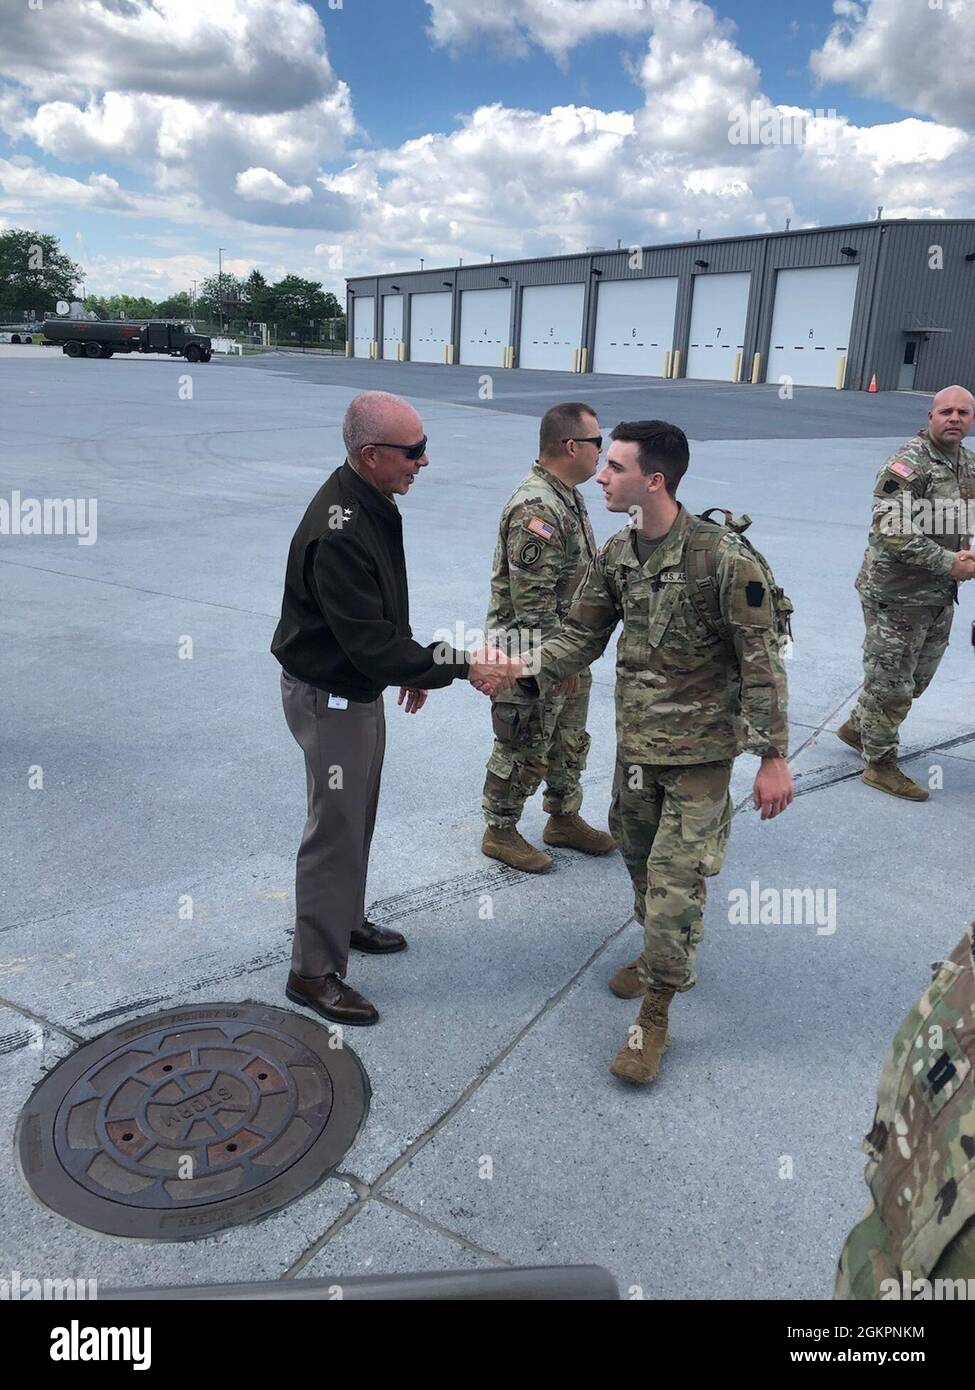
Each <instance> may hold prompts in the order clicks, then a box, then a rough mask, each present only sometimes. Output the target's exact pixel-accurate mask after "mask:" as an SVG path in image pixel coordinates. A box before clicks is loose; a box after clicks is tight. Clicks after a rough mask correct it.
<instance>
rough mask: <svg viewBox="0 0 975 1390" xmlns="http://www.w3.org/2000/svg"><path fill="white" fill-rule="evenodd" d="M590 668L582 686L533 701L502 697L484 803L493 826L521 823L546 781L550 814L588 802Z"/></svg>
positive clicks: (495, 720) (495, 719) (496, 706)
mask: <svg viewBox="0 0 975 1390" xmlns="http://www.w3.org/2000/svg"><path fill="white" fill-rule="evenodd" d="M591 687H592V677H591V676H590V674H589V672H588V671H583V672H581V673H580V676H579V690H578V692H577V693H576V694H575V695H573V696H571V697H569V698H565V697H564V696H560V695H556V696H551V697H550V698H549V699H547V700H535V701H533V702H532V703H530V704H514V703H509V702H508V701H505V700H498V701H496V702H495V703H494V705H493V706H492V709H491V719H492V723H493V725H494V749H493V751H492V753H491V756H490V758H489V759H488V765H487V776H486V777H485V779H484V798H483V800H482V802H481V806H482V809H483V811H484V819H485V820H486V821H487V823H488V825H496V826H499V827H500V826H512V825H517V824H518V821H519V819H520V818H521V813H522V810H523V808H524V805H525V802H526V801H527V800H528V798H529V797H530V796H533V795H534V794H535V792H536V791H537V790H538V788H539V786H540V785H541V783H542V780H543V779H544V781H545V798H544V801H543V803H542V804H543V806H544V808H545V810H546V811H547V812H548V814H549V815H550V816H557V815H568V814H569V813H570V812H571V811H578V809H579V807H580V806H581V805H582V787H581V785H580V782H579V779H580V777H581V775H582V772H583V769H584V768H585V766H586V755H587V753H588V752H589V735H588V734H587V733H586V716H587V714H588V713H589V691H590V689H591Z"/></svg>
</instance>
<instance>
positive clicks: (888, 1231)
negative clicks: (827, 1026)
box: [835, 926, 975, 1299]
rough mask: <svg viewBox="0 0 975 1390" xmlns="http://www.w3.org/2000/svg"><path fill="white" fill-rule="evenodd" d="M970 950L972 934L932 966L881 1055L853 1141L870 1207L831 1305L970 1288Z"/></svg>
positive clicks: (973, 1270) (973, 998) (974, 1155)
mask: <svg viewBox="0 0 975 1390" xmlns="http://www.w3.org/2000/svg"><path fill="white" fill-rule="evenodd" d="M973 951H975V926H973V927H969V929H968V931H967V932H966V933H965V935H964V936H963V937H962V939H961V941H960V942H959V943H958V945H957V946H956V947H955V949H954V951H953V952H952V953H951V956H950V957H949V958H948V960H946V961H944V962H942V963H941V964H940V965H936V966H935V967H934V970H935V975H934V978H933V980H932V982H931V984H930V986H929V987H928V989H927V990H926V992H925V993H924V994H923V995H922V996H921V999H920V1001H919V1002H918V1004H916V1005H915V1007H914V1008H913V1009H912V1010H911V1012H910V1014H908V1016H907V1018H906V1019H905V1020H904V1022H903V1023H902V1024H901V1027H900V1028H899V1029H898V1031H897V1034H896V1036H895V1037H894V1041H893V1043H892V1044H891V1048H890V1051H889V1052H888V1054H887V1059H886V1061H885V1063H884V1070H883V1075H882V1077H881V1079H880V1092H879V1095H878V1101H877V1109H876V1113H875V1115H874V1121H873V1127H872V1129H871V1130H870V1133H869V1134H868V1135H867V1137H866V1139H864V1141H863V1147H864V1149H865V1151H866V1153H867V1154H868V1156H869V1159H870V1161H869V1163H868V1164H867V1167H866V1172H865V1174H864V1177H865V1178H866V1182H867V1186H868V1187H869V1189H870V1202H869V1204H868V1207H867V1211H866V1213H865V1215H864V1217H863V1220H862V1221H860V1222H859V1224H858V1225H856V1226H854V1228H853V1230H852V1231H851V1232H850V1234H849V1236H848V1237H847V1240H846V1244H845V1246H844V1247H843V1253H842V1254H841V1255H840V1261H839V1268H838V1271H837V1276H836V1288H835V1297H836V1298H842V1299H891V1298H911V1297H912V1296H917V1297H927V1298H930V1297H932V1292H933V1296H934V1297H940V1296H945V1295H944V1290H942V1291H941V1292H940V1293H939V1291H938V1290H937V1289H936V1288H935V1289H934V1290H933V1291H932V1290H926V1289H925V1287H924V1285H923V1284H921V1285H916V1283H915V1281H917V1280H928V1281H934V1280H936V1279H952V1280H956V1279H965V1280H975V1070H973V1062H975V956H973ZM947 1296H948V1297H953V1296H954V1297H958V1296H960V1297H969V1298H970V1297H972V1291H971V1287H970V1286H969V1288H968V1289H967V1290H966V1291H965V1292H964V1293H961V1294H958V1293H957V1291H956V1290H955V1291H952V1292H951V1293H948V1294H947Z"/></svg>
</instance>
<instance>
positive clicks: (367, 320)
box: [352, 295, 376, 357]
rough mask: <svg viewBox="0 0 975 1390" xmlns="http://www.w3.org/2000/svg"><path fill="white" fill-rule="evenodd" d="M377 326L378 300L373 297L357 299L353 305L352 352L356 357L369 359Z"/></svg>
mask: <svg viewBox="0 0 975 1390" xmlns="http://www.w3.org/2000/svg"><path fill="white" fill-rule="evenodd" d="M375 326H376V300H375V298H374V297H373V296H372V295H365V296H364V297H363V298H361V299H359V298H356V299H355V301H354V302H353V305H352V351H353V355H354V356H356V357H368V356H369V345H370V343H371V342H372V332H373V329H374V328H375Z"/></svg>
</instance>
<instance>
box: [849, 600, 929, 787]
mask: <svg viewBox="0 0 975 1390" xmlns="http://www.w3.org/2000/svg"><path fill="white" fill-rule="evenodd" d="M953 617H954V605H953V604H950V603H949V604H948V605H946V607H944V608H940V607H933V608H932V607H927V606H925V605H921V604H919V605H918V606H917V607H915V606H913V605H911V606H908V605H906V604H893V603H891V604H885V603H864V604H863V621H864V624H865V626H866V635H865V637H864V639H863V691H862V692H861V695H860V698H859V700H858V701H857V704H856V708H855V709H854V710H853V712H852V714H851V715H850V722H851V724H852V725H853V727H854V728H855V729H859V731H860V741H861V743H862V744H863V756H864V757H865V758H866V760H867V762H870V763H872V762H876V761H877V760H878V759H879V758H884V757H887V756H888V755H890V754H894V755H896V753H897V747H898V743H899V738H898V730H899V728H900V726H901V724H902V723H903V722H904V720H905V719H906V717H907V712H908V710H909V709H910V708H911V702H912V701H913V700H916V699H917V698H918V696H920V695H923V694H924V692H925V690H927V688H928V686H929V685H930V684H931V679H932V677H933V676H934V673H935V671H937V669H938V665H939V663H940V661H941V658H942V657H943V656H944V654H945V648H946V647H947V646H948V635H949V633H950V632H951V621H952V618H953Z"/></svg>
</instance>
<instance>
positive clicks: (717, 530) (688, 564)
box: [684, 507, 731, 641]
mask: <svg viewBox="0 0 975 1390" xmlns="http://www.w3.org/2000/svg"><path fill="white" fill-rule="evenodd" d="M719 510H721V508H716V507H712V508H710V511H719ZM726 515H730V513H726ZM702 523H703V524H702ZM724 535H725V532H724V528H723V527H722V526H721V525H719V524H718V523H716V522H713V521H711V517H710V512H704V513H702V515H701V516H700V517H695V518H694V526H693V529H692V530H691V533H690V535H689V536H688V538H687V544H686V546H685V548H684V578H685V581H686V584H687V594H688V597H689V598H690V600H691V603H692V604H693V605H694V609H695V612H696V613H697V615H698V617H699V618H700V619H701V621H702V622H703V623H704V625H705V626H706V627H709V628H710V629H711V631H712V632H713V633H714V634H715V635H716V636H718V637H721V638H723V639H724V640H725V641H728V640H729V639H730V637H731V633H730V632H729V630H728V626H727V624H726V623H725V621H724V620H723V618H722V616H721V599H720V595H719V594H718V558H717V556H718V546H719V545H720V544H721V542H722V540H723V539H724Z"/></svg>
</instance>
